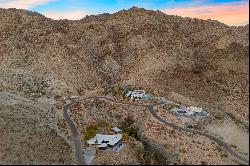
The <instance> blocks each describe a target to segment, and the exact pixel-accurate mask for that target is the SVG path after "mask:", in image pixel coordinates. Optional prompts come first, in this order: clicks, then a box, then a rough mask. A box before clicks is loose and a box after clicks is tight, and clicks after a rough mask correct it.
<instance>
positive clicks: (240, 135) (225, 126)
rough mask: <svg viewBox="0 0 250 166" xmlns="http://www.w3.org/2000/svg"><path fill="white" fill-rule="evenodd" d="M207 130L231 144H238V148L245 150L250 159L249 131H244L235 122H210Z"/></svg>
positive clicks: (241, 150)
mask: <svg viewBox="0 0 250 166" xmlns="http://www.w3.org/2000/svg"><path fill="white" fill-rule="evenodd" d="M207 130H208V131H209V132H211V133H214V134H216V135H218V136H220V137H222V138H224V140H225V142H227V143H228V144H231V145H236V146H237V150H238V151H240V152H243V154H245V155H244V156H246V157H247V158H248V159H249V133H246V132H244V131H243V130H241V129H240V128H239V127H237V126H236V125H235V124H234V123H229V122H224V123H222V124H210V125H208V126H207Z"/></svg>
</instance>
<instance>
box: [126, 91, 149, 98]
mask: <svg viewBox="0 0 250 166" xmlns="http://www.w3.org/2000/svg"><path fill="white" fill-rule="evenodd" d="M144 95H146V91H144V90H134V91H128V93H127V94H126V96H127V97H131V99H141V98H143V96H144Z"/></svg>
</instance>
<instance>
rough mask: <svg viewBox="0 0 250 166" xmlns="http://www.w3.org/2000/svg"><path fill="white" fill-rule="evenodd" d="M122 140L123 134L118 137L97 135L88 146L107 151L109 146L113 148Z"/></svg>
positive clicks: (90, 140) (88, 142) (89, 141)
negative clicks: (95, 146)
mask: <svg viewBox="0 0 250 166" xmlns="http://www.w3.org/2000/svg"><path fill="white" fill-rule="evenodd" d="M121 139H122V135H121V134H116V135H103V134H96V136H95V137H94V138H90V139H89V140H88V141H87V144H88V145H97V146H98V148H100V149H105V148H106V147H107V146H111V147H113V146H114V145H116V144H117V143H118V142H120V140H121Z"/></svg>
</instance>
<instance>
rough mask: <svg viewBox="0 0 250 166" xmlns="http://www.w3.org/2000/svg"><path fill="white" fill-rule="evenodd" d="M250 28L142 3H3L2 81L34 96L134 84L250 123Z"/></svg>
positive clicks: (0, 13)
mask: <svg viewBox="0 0 250 166" xmlns="http://www.w3.org/2000/svg"><path fill="white" fill-rule="evenodd" d="M248 33H249V25H246V26H241V27H230V26H227V25H225V24H222V23H220V22H218V21H213V20H200V19H191V18H182V17H178V16H172V15H166V14H164V13H162V12H160V11H149V10H144V9H140V8H136V7H133V8H131V9H129V10H122V11H119V12H117V13H114V14H101V15H97V16H87V17H85V18H83V19H81V20H78V21H70V20H58V21H55V20H52V19H49V18H46V17H44V16H43V15H41V14H39V13H34V12H30V11H25V10H17V9H0V88H1V90H8V91H13V92H16V93H20V94H24V95H26V96H30V97H35V98H36V97H39V96H42V95H48V96H56V95H61V96H67V95H68V94H77V93H79V92H84V91H86V90H95V89H98V88H101V87H106V86H110V85H116V86H117V85H119V86H120V85H135V86H137V87H142V88H144V89H146V90H150V91H154V92H155V93H157V94H159V95H165V96H168V97H170V98H172V99H175V100H176V101H179V102H182V103H184V104H190V103H192V104H195V105H203V106H207V107H208V108H213V109H220V110H222V111H226V112H230V113H232V114H234V116H236V117H239V118H240V119H243V121H244V123H245V124H248V116H249V114H248V105H249V102H248V90H249V85H248V84H249V77H248V74H249V72H248V69H249V68H248V66H249V56H248V53H249V52H248V47H249V38H248Z"/></svg>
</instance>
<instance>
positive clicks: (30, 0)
mask: <svg viewBox="0 0 250 166" xmlns="http://www.w3.org/2000/svg"><path fill="white" fill-rule="evenodd" d="M50 1H52V0H3V1H0V8H17V9H29V8H31V7H33V6H36V5H41V4H46V3H48V2H50Z"/></svg>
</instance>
